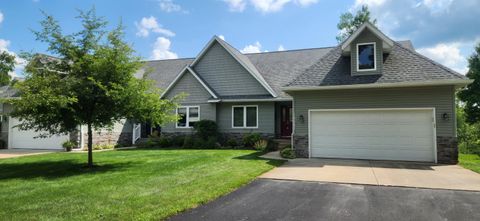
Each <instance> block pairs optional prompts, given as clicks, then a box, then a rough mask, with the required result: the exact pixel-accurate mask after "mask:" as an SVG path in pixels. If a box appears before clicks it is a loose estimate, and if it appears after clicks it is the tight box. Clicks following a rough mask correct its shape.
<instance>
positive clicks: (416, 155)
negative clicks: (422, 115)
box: [312, 148, 432, 161]
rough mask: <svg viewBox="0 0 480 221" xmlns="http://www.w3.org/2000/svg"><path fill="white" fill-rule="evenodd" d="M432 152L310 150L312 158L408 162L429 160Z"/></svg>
mask: <svg viewBox="0 0 480 221" xmlns="http://www.w3.org/2000/svg"><path fill="white" fill-rule="evenodd" d="M431 154H432V152H431V151H430V150H425V151H411V150H396V151H389V150H375V151H365V150H363V149H341V150H339V149H337V148H322V149H312V155H313V156H322V157H327V158H351V159H365V160H408V161H425V159H429V158H431Z"/></svg>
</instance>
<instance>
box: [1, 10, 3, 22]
mask: <svg viewBox="0 0 480 221" xmlns="http://www.w3.org/2000/svg"><path fill="white" fill-rule="evenodd" d="M2 22H3V13H2V12H1V11H0V23H2Z"/></svg>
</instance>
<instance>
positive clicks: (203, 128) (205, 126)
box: [193, 120, 218, 141]
mask: <svg viewBox="0 0 480 221" xmlns="http://www.w3.org/2000/svg"><path fill="white" fill-rule="evenodd" d="M193 128H194V130H195V133H196V134H195V135H197V136H198V137H200V138H201V139H203V140H205V141H206V140H208V139H209V138H210V137H216V136H217V133H218V126H217V123H215V121H211V120H201V121H198V122H196V123H195V125H194V126H193Z"/></svg>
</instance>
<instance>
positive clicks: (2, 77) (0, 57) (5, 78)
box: [0, 51, 16, 86]
mask: <svg viewBox="0 0 480 221" xmlns="http://www.w3.org/2000/svg"><path fill="white" fill-rule="evenodd" d="M15 63H16V62H15V56H14V55H11V54H9V53H8V52H6V51H2V52H0V86H5V85H8V83H9V82H10V79H11V77H10V75H9V74H8V73H10V72H12V71H13V70H15Z"/></svg>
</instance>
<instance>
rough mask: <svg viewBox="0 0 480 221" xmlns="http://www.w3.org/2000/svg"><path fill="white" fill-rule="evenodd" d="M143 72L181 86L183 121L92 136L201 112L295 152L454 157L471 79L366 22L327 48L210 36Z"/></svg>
mask: <svg viewBox="0 0 480 221" xmlns="http://www.w3.org/2000/svg"><path fill="white" fill-rule="evenodd" d="M147 70H151V72H150V71H147ZM147 72H149V74H148V75H147V77H149V78H151V79H153V80H155V82H156V84H157V86H158V87H159V88H163V89H165V91H164V93H163V94H162V97H163V98H171V97H173V96H175V95H177V94H180V93H185V94H187V96H186V97H185V99H184V100H183V101H182V102H181V106H180V107H179V108H178V109H177V110H176V113H177V114H178V115H180V120H179V121H178V122H176V123H171V124H167V125H162V126H161V128H158V127H154V126H152V125H149V124H141V125H137V124H136V125H131V124H130V123H129V122H128V121H126V122H125V123H123V124H119V125H118V130H116V131H115V132H113V133H112V132H110V133H109V132H103V133H100V134H98V136H96V137H95V138H94V142H105V140H108V141H109V142H110V141H115V142H116V141H122V142H127V143H128V142H136V141H137V140H138V139H140V138H141V137H147V136H148V135H149V134H150V133H151V132H152V130H155V129H157V130H160V129H161V132H162V134H164V135H166V136H168V135H176V134H188V133H192V132H193V129H192V127H193V125H194V124H195V122H197V121H199V120H202V119H208V120H213V121H215V122H216V123H217V125H218V127H219V131H220V132H221V133H222V134H223V135H224V136H226V137H229V138H232V139H241V137H243V135H244V134H246V133H259V134H261V135H262V136H264V137H269V138H284V139H289V140H290V142H291V144H292V146H293V149H294V150H295V152H296V154H297V156H299V157H306V158H308V157H326V158H354V159H374V160H401V161H424V162H438V163H456V162H457V156H458V148H457V141H456V122H455V120H456V117H455V91H456V90H457V89H458V88H460V87H463V86H465V85H467V84H468V83H470V82H471V80H469V79H467V78H466V77H465V76H463V75H461V74H458V73H456V72H455V71H452V70H451V69H449V68H447V67H445V66H443V65H441V64H438V63H436V62H434V61H432V60H430V59H429V58H426V57H424V56H422V55H420V54H419V53H417V52H416V51H415V49H414V47H413V45H412V44H411V42H410V41H393V40H392V39H390V38H389V37H388V36H386V35H385V34H383V33H382V32H381V31H380V30H378V29H377V28H376V27H375V26H374V25H372V24H370V23H365V24H363V25H362V26H361V27H360V28H359V29H358V30H357V31H356V32H355V33H353V34H352V35H351V36H350V37H349V38H348V39H346V40H345V41H344V42H342V43H340V44H339V45H337V46H334V47H324V48H310V49H300V50H289V51H278V52H264V53H253V54H242V53H241V52H239V51H238V50H237V49H235V48H234V47H232V46H231V45H229V44H228V43H227V42H225V41H224V40H222V39H220V38H218V37H216V36H215V37H213V38H212V39H211V40H210V41H209V42H208V43H207V44H206V46H205V47H204V48H203V50H202V51H201V52H200V53H199V54H198V56H196V57H195V58H184V59H171V60H155V61H148V62H147V63H146V65H145V68H143V69H142V70H140V71H139V72H138V73H137V75H138V76H139V77H140V76H142V75H144V74H145V73H147ZM83 136H84V135H83V133H82V129H81V128H80V129H79V133H77V134H76V135H73V136H71V137H73V138H72V139H76V140H80V141H81V140H82V139H83V138H82V137H83ZM105 137H108V139H105ZM11 147H12V146H11Z"/></svg>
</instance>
